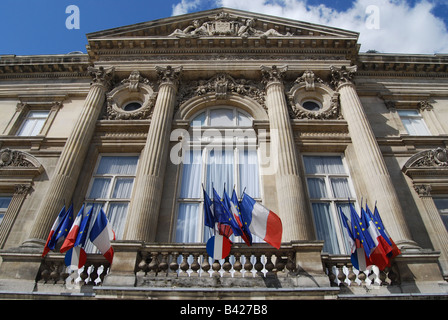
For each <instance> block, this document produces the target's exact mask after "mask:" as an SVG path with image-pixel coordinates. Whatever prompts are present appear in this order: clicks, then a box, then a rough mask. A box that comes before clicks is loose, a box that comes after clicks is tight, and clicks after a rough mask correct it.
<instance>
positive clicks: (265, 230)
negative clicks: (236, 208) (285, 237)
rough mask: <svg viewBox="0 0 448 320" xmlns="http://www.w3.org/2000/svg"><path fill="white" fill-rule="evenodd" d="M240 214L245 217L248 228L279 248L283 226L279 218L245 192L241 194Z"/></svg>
mask: <svg viewBox="0 0 448 320" xmlns="http://www.w3.org/2000/svg"><path fill="white" fill-rule="evenodd" d="M240 211H241V214H242V215H243V216H244V217H247V218H248V219H247V220H248V221H246V222H247V224H249V230H250V231H251V232H252V234H255V235H256V236H258V237H260V238H261V239H263V240H264V241H266V242H267V243H269V244H270V245H271V246H273V247H274V248H277V249H280V245H281V242H282V233H283V226H282V221H281V220H280V218H279V217H278V216H277V215H276V214H275V213H274V212H272V211H271V210H269V209H268V208H266V207H264V206H263V205H261V204H259V203H258V202H256V201H255V200H254V199H253V198H252V197H250V196H249V195H248V194H247V193H244V194H243V199H242V200H241V206H240Z"/></svg>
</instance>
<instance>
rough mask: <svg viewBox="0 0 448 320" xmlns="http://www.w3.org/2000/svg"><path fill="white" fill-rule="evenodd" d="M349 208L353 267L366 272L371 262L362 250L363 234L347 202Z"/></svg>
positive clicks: (355, 215) (353, 211)
mask: <svg viewBox="0 0 448 320" xmlns="http://www.w3.org/2000/svg"><path fill="white" fill-rule="evenodd" d="M349 206H350V218H351V226H352V235H353V237H354V239H355V244H356V255H354V256H353V262H354V264H353V266H354V267H355V268H356V269H358V270H361V271H362V270H366V269H367V267H368V266H370V265H372V262H371V261H370V260H369V259H368V257H367V253H366V251H365V249H364V243H365V242H366V241H365V238H364V233H363V232H362V228H360V226H362V223H361V220H360V218H359V215H358V213H357V212H356V210H355V208H354V207H353V205H352V204H351V203H350V202H349Z"/></svg>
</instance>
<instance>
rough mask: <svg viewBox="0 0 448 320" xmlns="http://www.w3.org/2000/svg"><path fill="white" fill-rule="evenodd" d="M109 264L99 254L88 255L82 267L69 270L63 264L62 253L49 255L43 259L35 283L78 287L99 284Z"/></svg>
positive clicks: (107, 270)
mask: <svg viewBox="0 0 448 320" xmlns="http://www.w3.org/2000/svg"><path fill="white" fill-rule="evenodd" d="M109 268H110V264H109V263H108V262H107V261H106V260H105V259H104V257H103V256H101V255H88V258H87V262H86V264H85V266H84V267H82V268H80V269H78V270H71V269H70V267H66V266H65V262H64V256H63V255H49V256H47V257H46V258H45V260H43V262H42V263H41V266H40V270H39V272H38V275H37V278H36V282H37V283H44V284H47V283H50V284H58V283H59V284H65V285H66V286H68V287H69V286H76V287H80V286H83V285H93V286H98V285H101V284H102V283H103V281H104V277H105V276H106V275H107V273H108V272H109Z"/></svg>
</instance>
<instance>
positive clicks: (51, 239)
mask: <svg viewBox="0 0 448 320" xmlns="http://www.w3.org/2000/svg"><path fill="white" fill-rule="evenodd" d="M65 214H66V211H65V206H64V207H62V209H61V211H60V212H59V214H58V216H57V218H56V220H55V221H54V222H53V226H52V227H51V230H50V233H49V234H48V238H47V242H46V243H45V247H44V251H43V252H42V258H43V257H45V256H46V255H47V253H48V252H49V251H50V250H54V247H55V245H56V236H57V232H58V228H59V227H60V225H61V224H62V222H63V221H64V217H65Z"/></svg>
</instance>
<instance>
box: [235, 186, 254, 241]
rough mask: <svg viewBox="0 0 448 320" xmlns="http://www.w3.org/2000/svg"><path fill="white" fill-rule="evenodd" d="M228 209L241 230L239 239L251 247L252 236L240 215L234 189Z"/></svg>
mask: <svg viewBox="0 0 448 320" xmlns="http://www.w3.org/2000/svg"><path fill="white" fill-rule="evenodd" d="M230 208H231V211H232V214H233V216H234V217H235V220H236V222H237V223H238V226H239V227H240V229H241V238H242V239H243V241H244V242H245V243H246V244H247V245H248V246H251V245H252V234H251V233H250V230H249V225H248V224H247V223H246V222H245V221H244V219H243V216H242V215H241V211H240V207H239V202H238V196H237V195H236V192H235V189H233V192H232V198H231V199H230Z"/></svg>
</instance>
